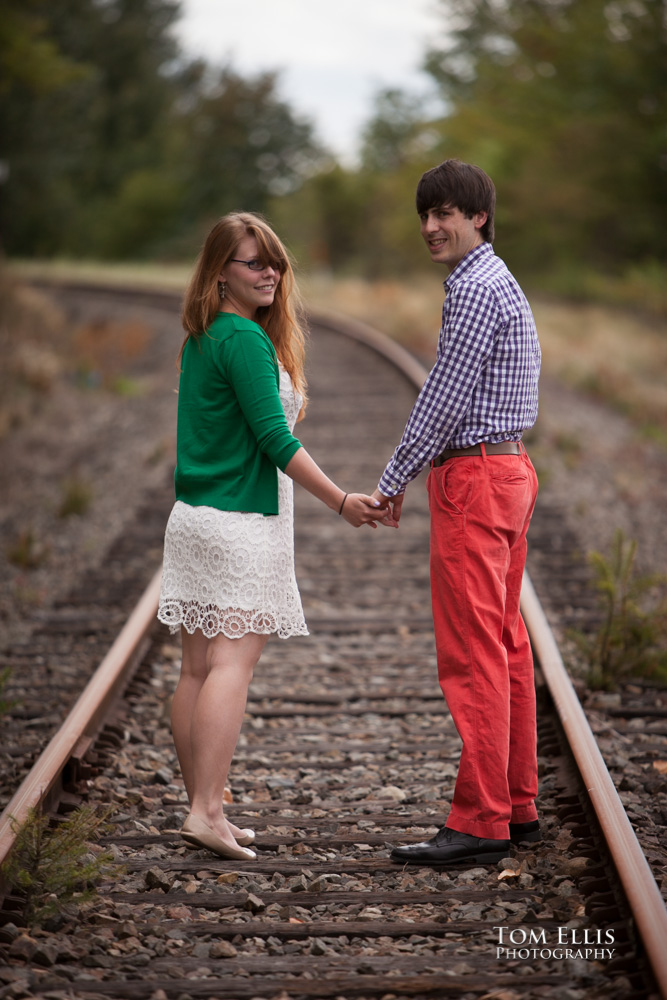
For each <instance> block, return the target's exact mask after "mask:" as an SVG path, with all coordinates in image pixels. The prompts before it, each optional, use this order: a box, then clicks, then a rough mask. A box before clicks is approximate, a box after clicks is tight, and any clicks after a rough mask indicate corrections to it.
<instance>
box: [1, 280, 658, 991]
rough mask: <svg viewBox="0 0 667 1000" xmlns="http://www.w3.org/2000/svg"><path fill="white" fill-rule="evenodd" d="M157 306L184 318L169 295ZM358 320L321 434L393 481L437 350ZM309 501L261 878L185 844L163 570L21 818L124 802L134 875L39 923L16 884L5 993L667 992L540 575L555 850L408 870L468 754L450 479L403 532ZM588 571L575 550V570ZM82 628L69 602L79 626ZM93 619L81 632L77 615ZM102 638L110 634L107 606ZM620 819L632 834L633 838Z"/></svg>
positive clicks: (319, 449)
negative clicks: (455, 700)
mask: <svg viewBox="0 0 667 1000" xmlns="http://www.w3.org/2000/svg"><path fill="white" fill-rule="evenodd" d="M143 301H144V303H147V302H148V300H147V299H145V298H144V300H143ZM150 302H151V303H152V304H153V306H154V307H156V308H160V302H163V300H161V299H157V300H156V299H151V300H150ZM155 303H157V305H155ZM340 326H341V324H340V323H339V322H338V321H331V320H327V319H326V318H324V317H321V318H319V321H316V322H315V323H314V335H313V338H312V343H311V350H310V358H311V370H310V373H309V374H310V384H311V395H312V402H311V406H310V409H309V418H308V420H307V421H306V422H305V423H304V424H303V425H301V426H300V432H301V436H302V439H303V441H304V444H305V445H306V446H307V447H308V448H309V450H310V451H311V452H312V453H313V454H314V455H315V457H316V458H317V459H318V460H319V461H321V462H322V464H324V465H325V467H326V469H327V471H329V472H330V473H331V475H332V476H333V478H335V479H336V480H337V481H339V482H341V484H343V483H345V484H348V485H349V486H350V487H352V488H356V489H370V488H372V486H373V485H374V483H375V482H376V481H377V478H378V475H379V473H380V472H381V470H382V467H383V465H384V461H385V459H386V457H387V455H388V454H389V453H390V450H391V447H392V446H393V444H394V443H395V440H396V438H397V435H398V433H400V430H401V428H402V425H403V422H404V417H405V414H406V413H407V412H408V410H409V407H410V405H411V402H412V400H413V398H414V394H415V388H414V385H415V382H418V380H419V378H420V371H419V370H418V367H417V366H415V363H414V362H409V369H407V370H403V371H401V370H399V369H398V368H397V367H396V363H397V362H398V363H400V359H399V358H398V357H396V354H397V353H400V352H397V350H396V348H395V347H390V348H389V353H390V354H393V355H394V357H393V358H387V357H386V355H378V354H377V350H376V348H377V347H378V346H379V345H380V340H379V339H378V343H377V344H375V345H373V343H372V342H373V340H374V339H376V335H374V334H373V335H371V337H370V339H369V337H368V336H367V331H364V330H362V329H360V328H359V327H358V326H355V325H352V324H349V323H348V324H346V327H347V333H348V334H357V335H358V337H359V339H355V338H354V337H353V336H348V337H341V335H340ZM369 344H371V345H372V346H369ZM301 428H302V431H301ZM296 499H297V504H296V528H297V575H298V578H299V582H300V586H301V591H302V596H303V599H304V605H305V607H306V614H307V619H308V622H309V626H310V629H311V636H310V637H309V638H307V639H304V640H300V641H297V640H294V641H291V642H288V643H282V642H280V641H279V640H272V642H270V643H269V645H268V646H267V651H266V653H265V655H264V657H263V658H262V662H261V665H260V668H259V670H258V671H257V675H256V679H255V681H254V682H253V686H252V689H251V697H250V702H249V706H248V715H247V719H246V724H245V725H244V729H243V732H242V735H241V741H240V745H239V750H238V754H237V758H236V760H235V764H234V768H233V772H232V783H231V796H232V798H233V801H232V802H231V803H230V804H229V806H228V809H229V812H230V815H231V817H232V818H234V817H242V818H243V823H244V824H246V823H248V824H250V825H252V826H254V827H255V829H256V830H257V832H258V845H259V853H258V860H257V861H256V862H254V863H253V864H252V865H249V866H247V867H239V866H238V865H237V864H234V863H233V862H227V861H224V860H222V859H219V858H215V857H213V856H211V855H210V854H208V853H207V852H203V851H195V850H192V849H191V848H189V847H187V846H186V845H185V844H184V843H183V842H182V841H181V840H180V837H179V836H178V832H177V831H178V828H179V827H180V824H181V822H182V820H183V818H184V816H185V813H186V808H187V806H186V798H185V795H184V791H183V788H182V783H181V782H180V780H179V778H178V771H177V765H176V760H175V756H174V752H173V748H172V745H171V738H170V734H169V731H168V727H167V721H166V713H165V703H166V702H167V701H168V698H169V694H170V692H171V690H173V686H174V684H175V679H176V676H177V669H178V656H179V651H178V648H177V646H175V645H174V640H173V639H172V638H171V637H170V636H169V634H168V633H167V632H166V630H165V629H164V628H163V627H161V626H156V625H155V624H154V623H153V621H152V611H153V607H154V603H155V595H156V590H155V588H156V582H155V580H154V581H153V583H152V584H151V586H150V587H149V589H148V591H147V592H146V594H145V595H144V599H143V607H142V608H141V609H140V610H138V611H137V612H136V614H135V616H134V619H133V620H132V621H131V623H129V624H128V626H126V628H125V630H124V633H123V635H122V636H121V638H120V639H119V641H118V642H117V644H116V645H115V646H114V647H113V648H112V650H111V652H110V653H109V654H108V656H107V657H106V659H105V663H104V664H103V673H104V675H105V680H104V685H103V686H104V688H105V700H106V704H107V705H108V706H109V705H111V704H113V703H114V702H116V704H115V707H114V712H113V715H112V717H110V718H109V717H106V718H105V717H104V715H103V712H102V710H98V709H97V707H96V706H97V701H98V698H97V695H96V694H94V692H88V694H86V695H84V696H82V699H81V701H80V703H79V707H78V708H76V707H75V709H74V710H73V712H72V714H71V715H70V719H69V723H68V727H67V728H68V730H69V737H68V741H69V742H68V741H65V740H63V738H62V737H57V739H58V740H59V741H60V742H59V743H57V744H56V747H55V749H54V747H53V744H51V749H50V750H47V751H46V752H45V754H44V755H43V756H42V757H41V758H40V759H39V761H38V765H37V766H38V767H43V768H44V770H41V771H39V770H38V772H37V782H36V790H32V791H31V790H30V789H29V788H28V787H27V786H23V788H22V790H21V791H19V793H18V797H17V798H15V799H14V800H13V802H11V803H10V804H9V806H8V808H7V810H6V812H5V814H4V816H3V820H4V825H0V855H1V854H2V853H3V852H4V851H6V850H7V849H8V847H9V844H10V837H9V835H8V830H7V814H9V813H12V814H14V815H20V813H21V810H22V809H25V808H26V807H27V806H28V805H29V804H30V803H32V802H34V801H37V798H39V797H41V796H42V793H43V792H44V790H45V789H46V788H47V787H48V786H51V785H52V786H53V792H52V794H51V803H50V807H51V808H52V809H55V808H56V803H57V801H58V799H59V798H60V799H61V800H62V801H64V802H65V805H66V806H67V808H71V806H72V804H73V803H74V802H75V801H76V798H77V796H80V795H82V794H84V795H85V796H86V797H87V798H88V799H89V800H90V801H92V802H95V803H96V802H99V803H101V804H108V803H109V802H114V803H115V804H116V805H117V812H116V814H115V816H114V820H113V822H114V827H115V828H114V832H113V834H112V835H109V836H108V837H107V838H106V840H105V843H106V844H107V845H108V846H110V847H111V849H112V850H113V852H114V854H115V856H116V858H117V860H118V862H120V863H122V865H123V871H122V872H116V873H114V876H113V878H109V880H108V881H107V882H105V883H103V884H102V885H101V886H100V887H99V899H98V901H97V902H96V903H95V904H94V905H93V906H92V907H90V908H89V909H87V910H84V911H82V912H81V913H78V914H75V915H73V916H70V915H69V914H68V912H67V911H65V912H63V913H62V914H61V915H60V916H59V917H58V918H57V919H55V920H54V921H52V923H51V924H48V925H47V926H46V928H45V929H44V930H43V931H42V932H41V933H39V934H36V935H29V934H26V933H22V929H21V922H20V918H19V917H18V916H16V913H17V911H16V908H15V907H16V906H17V905H18V904H17V902H16V900H14V899H13V898H12V896H11V893H10V894H9V896H8V897H7V899H6V900H5V909H4V911H3V912H2V921H3V925H2V927H0V946H1V947H2V949H3V953H4V956H5V958H6V960H7V966H8V971H7V973H6V974H5V978H4V979H3V978H2V975H0V984H1V983H2V982H4V983H6V986H5V987H4V988H3V989H0V998H1V997H2V996H4V995H7V996H25V997H29V996H50V995H53V996H54V997H56V996H58V997H60V996H62V997H63V998H69V997H75V998H88V997H100V996H109V997H116V998H119V1000H130V998H134V997H137V998H152V1000H162V998H167V1000H171V998H172V997H173V998H182V1000H185V998H186V997H188V996H189V997H193V998H195V997H216V998H230V1000H241V998H246V997H247V998H252V997H283V998H285V1000H286V998H291V997H295V998H297V997H298V998H307V997H339V998H340V997H364V998H369V1000H370V998H376V997H377V998H380V997H396V998H399V997H413V998H414V997H446V996H454V997H456V996H466V997H467V996H471V997H483V996H490V995H497V996H507V997H508V998H509V997H521V998H533V997H535V998H537V997H545V996H553V997H559V998H560V997H562V996H564V995H568V996H572V997H585V998H586V1000H588V998H589V997H591V998H592V997H598V996H599V997H603V996H604V997H612V998H614V997H618V998H624V1000H625V998H634V997H636V998H640V997H649V996H650V995H651V994H652V993H655V991H656V989H657V988H658V987H657V986H656V980H657V982H658V984H659V987H660V988H661V989H662V991H663V994H664V993H665V990H667V985H666V984H667V973H666V971H665V965H664V958H663V956H662V954H661V952H662V951H664V942H665V940H667V931H666V930H665V927H666V926H667V925H666V924H665V911H664V906H663V904H662V901H661V899H660V896H659V893H658V892H657V889H656V887H655V882H654V881H653V879H652V877H651V873H650V870H649V867H648V865H647V863H646V861H645V859H644V856H643V854H642V851H641V848H639V846H638V844H637V842H636V840H635V839H634V835H633V832H632V828H631V825H630V823H629V822H628V821H627V819H625V818H624V816H623V814H622V810H621V813H620V814H619V813H617V812H616V811H615V810H616V806H617V805H618V798H617V796H616V792H615V789H614V786H613V783H612V781H611V779H610V778H609V774H608V772H607V771H606V769H605V767H604V763H603V762H602V759H601V758H600V757H599V754H598V752H597V747H596V745H595V740H594V739H593V738H592V736H590V735H588V736H587V735H584V739H583V741H582V739H581V736H582V733H583V734H586V730H587V723H586V719H585V717H584V715H583V713H582V712H581V709H580V708H579V707H578V701H577V699H576V696H575V695H574V692H573V690H572V688H571V685H570V684H569V682H568V681H567V680H566V679H564V676H563V671H562V663H561V662H560V656H559V653H558V649H557V647H556V644H555V642H554V640H553V637H552V636H551V633H550V631H549V629H548V626H547V625H546V622H545V620H544V615H543V612H542V610H541V607H540V605H539V602H538V600H537V597H536V595H535V593H534V590H533V588H532V586H531V584H530V581H527V582H526V586H525V589H524V612H525V614H526V617H527V619H528V622H529V627H530V630H531V637H532V640H533V643H534V646H535V649H536V653H537V656H538V659H539V661H540V669H539V671H538V674H537V682H538V692H539V699H540V721H539V748H538V749H539V755H540V797H539V808H540V814H541V818H542V822H543V826H544V828H545V834H546V836H545V842H544V844H543V845H537V846H533V847H532V848H531V849H530V850H513V851H512V852H511V854H512V858H511V860H508V862H507V864H506V865H501V866H496V867H479V868H472V869H467V870H462V871H458V870H456V869H447V870H442V871H438V870H424V871H422V870H414V869H410V868H405V869H404V868H402V867H401V866H398V865H395V864H392V863H391V862H390V861H389V859H388V850H387V845H388V844H393V843H397V842H407V841H409V840H412V839H420V838H421V836H422V834H424V835H430V833H431V832H433V831H434V830H435V829H436V828H437V827H438V826H439V825H441V823H442V821H443V819H444V816H445V815H446V811H447V807H448V800H449V797H450V795H451V790H452V786H453V776H454V774H455V770H456V762H457V759H458V751H459V741H458V737H457V735H456V733H455V731H454V729H453V726H452V722H451V718H450V717H449V716H448V714H447V712H446V708H445V706H444V703H443V701H442V698H441V695H440V691H439V688H438V685H437V680H436V672H435V653H434V646H433V638H432V631H431V623H430V612H429V603H428V580H427V572H426V567H427V550H428V512H427V504H426V496H425V490H424V488H423V485H421V484H420V482H419V481H418V482H417V483H415V484H414V485H413V486H412V487H411V489H410V493H409V498H408V501H407V502H406V510H405V514H404V519H403V521H402V525H401V529H400V530H399V531H398V532H389V531H382V530H378V531H376V532H371V531H364V532H361V531H360V532H354V531H353V530H352V529H349V527H348V526H346V525H343V524H342V523H340V522H339V521H338V520H337V519H335V518H332V517H331V515H330V513H329V512H327V511H325V510H324V509H323V508H321V505H318V504H317V503H316V502H315V501H313V500H311V498H310V497H309V496H308V495H306V494H305V493H303V491H299V490H297V491H296ZM161 505H162V506H163V507H166V509H168V507H169V506H170V495H169V489H168V487H167V486H165V496H164V497H163V498H158V497H157V496H152V497H151V504H150V506H151V507H152V509H154V510H159V509H160V508H161ZM549 513H552V512H549ZM139 520H140V521H141V520H142V519H141V518H140V519H139ZM550 528H552V526H550ZM533 531H534V534H535V536H536V538H537V539H538V542H539V539H540V537H541V536H542V538H544V539H546V540H547V541H545V542H544V544H543V548H542V553H543V556H544V553H545V552H546V553H547V555H549V556H550V558H551V559H552V562H551V565H552V564H553V546H552V547H551V549H552V550H551V552H550V553H549V543H548V539H549V538H550V537H551V538H553V531H552V530H545V529H544V527H542V530H540V525H539V513H538V515H536V522H535V524H534V528H533ZM136 544H137V543H136V539H135V542H134V545H133V548H134V549H135V548H136ZM565 547H566V546H565ZM561 548H563V545H562V540H561ZM545 558H546V557H545ZM120 563H122V550H121V558H120ZM145 572H146V575H147V578H148V576H150V574H149V573H148V572H147V568H146V570H145ZM568 572H570V573H571V564H569V566H566V567H565V568H561V576H566V575H567V573H568ZM119 573H120V568H119ZM146 582H147V581H146ZM584 582H585V581H584ZM584 582H582V581H581V580H579V585H580V586H581V588H582V589H581V594H582V600H581V601H580V602H578V601H577V599H576V598H575V599H574V600H573V598H572V591H571V590H570V592H569V594H568V601H567V604H566V605H565V606H566V607H567V606H570V607H571V606H572V605H573V604H574V605H575V608H573V609H572V610H570V611H567V612H564V613H563V616H562V617H565V615H569V616H571V617H574V618H578V619H580V616H581V607H583V606H585V604H586V601H585V600H584V599H583V595H584V593H585V588H584V585H583V583H584ZM541 584H542V586H544V579H542V580H541ZM91 586H92V584H91ZM120 589H121V590H122V589H123V588H122V583H121V584H120ZM81 596H82V595H81V594H80V595H79V598H81ZM91 597H92V598H93V603H94V594H88V599H89V600H90V598H91ZM577 605H578V606H577ZM63 606H64V608H66V607H67V605H66V604H64V605H63ZM82 614H83V613H82V612H79V616H80V617H81V616H82ZM66 617H67V615H62V614H61V615H60V617H58V616H56V625H57V627H58V628H60V629H61V634H62V631H63V627H64V626H63V618H66ZM69 617H70V620H71V621H70V624H71V623H72V619H74V618H76V615H74V614H73V612H71V608H70V615H69ZM83 617H84V618H85V615H83ZM74 624H75V623H74ZM47 626H48V623H47V624H46V625H45V626H44V627H45V628H46V627H47ZM86 627H87V628H88V630H89V631H94V629H91V626H90V621H89V623H88V625H87V626H86ZM63 642H66V637H65V638H64V639H63ZM45 644H46V637H45ZM146 647H148V648H146ZM128 657H129V660H130V661H133V662H132V665H131V667H130V668H129V669H128V668H127V666H126V664H127V661H128ZM137 664H138V667H137ZM135 667H137V669H136V671H135V672H134V673H132V671H133V670H134V668H135ZM128 678H129V680H128ZM125 684H127V685H128V686H127V689H126V693H125V698H124V700H122V701H121V702H117V701H116V697H115V695H116V687H118V688H120V687H122V686H123V685H125ZM96 686H97V685H96ZM24 722H25V720H24ZM576 737H579V739H578V744H579V745H578V746H577V739H576ZM658 737H659V734H657V735H656V736H655V739H656V740H657V739H658ZM568 740H569V741H571V742H572V743H574V744H575V747H574V750H573V749H572V747H571V746H570V745H569V744H568ZM17 746H19V747H20V741H17ZM19 757H20V755H19V754H17V755H16V757H15V758H13V759H18V758H19ZM47 765H48V766H47ZM65 765H66V772H65V773H66V780H65V796H64V800H63V796H62V793H61V790H60V788H59V785H61V784H62V782H61V780H60V778H59V777H58V775H59V774H61V773H62V768H63V767H64V766H65ZM582 775H583V777H582ZM587 789H588V790H589V792H590V793H592V794H587V791H586V790H587ZM0 823H2V821H0ZM610 824H611V825H612V826H613V827H615V828H616V833H617V834H618V833H619V831H620V833H621V840H620V842H619V840H618V837H617V838H616V840H614V838H613V837H611V838H608V837H607V833H606V828H607V827H608V826H609V825H610ZM619 873H620V875H621V876H622V881H621V879H620V878H619ZM628 895H629V896H630V899H629V900H628V898H627V897H628ZM72 935H76V936H75V938H74V939H72ZM21 989H23V990H24V992H23V993H21V992H20V991H21ZM12 990H14V992H13V993H12V992H11V991H12ZM494 991H500V992H498V993H494ZM566 991H571V992H569V993H566Z"/></svg>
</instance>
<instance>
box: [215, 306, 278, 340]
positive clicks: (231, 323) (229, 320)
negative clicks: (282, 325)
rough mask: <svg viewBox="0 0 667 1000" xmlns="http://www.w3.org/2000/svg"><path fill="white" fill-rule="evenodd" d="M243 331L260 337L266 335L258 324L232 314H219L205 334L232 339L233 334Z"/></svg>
mask: <svg viewBox="0 0 667 1000" xmlns="http://www.w3.org/2000/svg"><path fill="white" fill-rule="evenodd" d="M243 331H250V332H252V333H255V334H257V335H258V336H260V337H266V333H265V332H264V330H263V329H262V328H261V326H260V325H259V323H255V322H254V321H253V320H251V319H246V318H245V316H239V315H238V313H232V312H219V313H218V315H217V316H216V317H215V319H214V320H213V322H212V323H211V325H210V326H209V328H208V330H207V331H206V332H207V333H209V334H218V336H219V337H232V336H233V335H234V334H235V333H240V332H243ZM267 339H268V338H267Z"/></svg>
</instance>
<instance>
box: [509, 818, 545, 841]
mask: <svg viewBox="0 0 667 1000" xmlns="http://www.w3.org/2000/svg"><path fill="white" fill-rule="evenodd" d="M510 840H511V841H512V843H513V844H537V843H538V842H539V841H540V840H542V831H541V830H540V824H539V822H538V821H537V820H536V819H534V820H531V822H530V823H510Z"/></svg>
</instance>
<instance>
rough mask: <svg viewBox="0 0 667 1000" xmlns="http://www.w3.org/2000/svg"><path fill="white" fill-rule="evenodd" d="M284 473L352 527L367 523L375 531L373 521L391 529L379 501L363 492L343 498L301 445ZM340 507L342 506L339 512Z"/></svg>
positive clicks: (390, 519)
mask: <svg viewBox="0 0 667 1000" xmlns="http://www.w3.org/2000/svg"><path fill="white" fill-rule="evenodd" d="M285 472H286V473H287V475H288V476H290V478H292V479H293V480H294V482H295V483H298V484H299V486H303V488H304V489H305V490H308V492H309V493H312V495H313V496H314V497H317V499H318V500H321V501H322V503H325V504H326V505H327V507H330V508H331V510H335V511H336V513H337V514H338V513H339V512H340V513H341V514H342V516H343V517H344V518H345V520H346V521H347V522H348V523H349V524H351V525H353V526H354V527H355V528H359V527H361V525H362V524H369V525H370V526H371V528H377V524H376V523H375V522H376V521H382V522H383V524H387V525H391V526H394V525H393V519H392V518H391V512H390V511H389V510H388V509H387V508H384V509H383V508H381V507H379V506H378V504H379V502H380V501H378V500H374V499H373V497H369V496H366V495H365V494H364V493H348V494H347V496H346V494H345V493H344V492H343V490H341V488H340V486H336V484H335V483H334V482H332V480H331V479H329V477H328V476H327V475H325V473H324V472H322V470H321V469H320V467H319V465H318V464H317V462H315V461H314V460H313V459H312V458H311V457H310V455H309V454H308V452H307V451H306V449H305V448H304V447H303V446H302V447H301V448H299V450H298V451H297V452H296V453H295V454H294V455H293V456H292V458H291V459H290V460H289V462H288V463H287V466H286V467H285ZM343 501H344V502H343ZM341 504H342V505H343V509H342V511H341V509H340V508H341Z"/></svg>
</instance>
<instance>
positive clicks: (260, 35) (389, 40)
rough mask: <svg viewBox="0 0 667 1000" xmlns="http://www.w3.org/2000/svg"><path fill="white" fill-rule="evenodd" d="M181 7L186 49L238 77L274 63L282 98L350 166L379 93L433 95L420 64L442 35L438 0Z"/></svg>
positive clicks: (203, 1)
mask: <svg viewBox="0 0 667 1000" xmlns="http://www.w3.org/2000/svg"><path fill="white" fill-rule="evenodd" d="M182 11H183V18H182V20H181V21H180V23H179V24H178V25H177V27H176V31H177V35H178V37H179V40H180V42H181V45H182V47H183V48H184V50H185V52H186V53H187V54H188V55H190V56H203V57H204V58H206V59H207V61H209V62H213V63H218V64H220V63H224V62H227V61H231V64H232V66H233V68H234V69H236V70H237V71H238V72H240V73H241V74H242V75H251V74H254V73H258V72H261V71H264V70H279V71H280V81H281V83H280V86H279V92H280V95H281V97H283V98H284V99H286V100H287V101H288V102H289V103H290V105H291V106H292V107H293V108H294V109H295V111H297V112H299V113H301V114H303V115H304V116H306V117H308V118H309V119H310V120H311V121H312V122H313V124H314V125H315V127H316V130H317V134H318V135H319V137H320V139H321V140H323V141H324V142H325V143H326V144H327V145H328V146H329V148H330V149H331V150H332V151H333V152H334V153H336V154H337V155H338V156H339V157H341V158H342V159H344V160H345V161H346V162H348V163H351V162H352V160H353V157H354V152H355V150H356V148H357V141H358V137H359V132H360V129H361V128H362V126H363V125H364V123H365V122H366V121H367V120H368V118H369V117H370V115H371V114H372V110H373V96H374V95H375V94H376V93H377V91H378V90H380V89H381V88H383V87H399V88H400V89H402V90H407V91H409V92H410V93H413V94H418V95H423V96H424V100H425V102H429V99H430V101H432V100H433V97H432V95H433V87H432V84H431V81H430V77H428V76H427V74H425V73H424V72H423V71H422V70H421V69H420V65H421V63H422V61H423V57H424V53H425V52H426V49H427V47H428V45H429V43H431V42H434V41H435V40H436V39H437V38H439V37H440V25H441V23H442V20H441V18H438V16H437V14H436V3H435V0H334V2H333V3H323V2H321V0H182ZM429 106H430V104H429Z"/></svg>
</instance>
